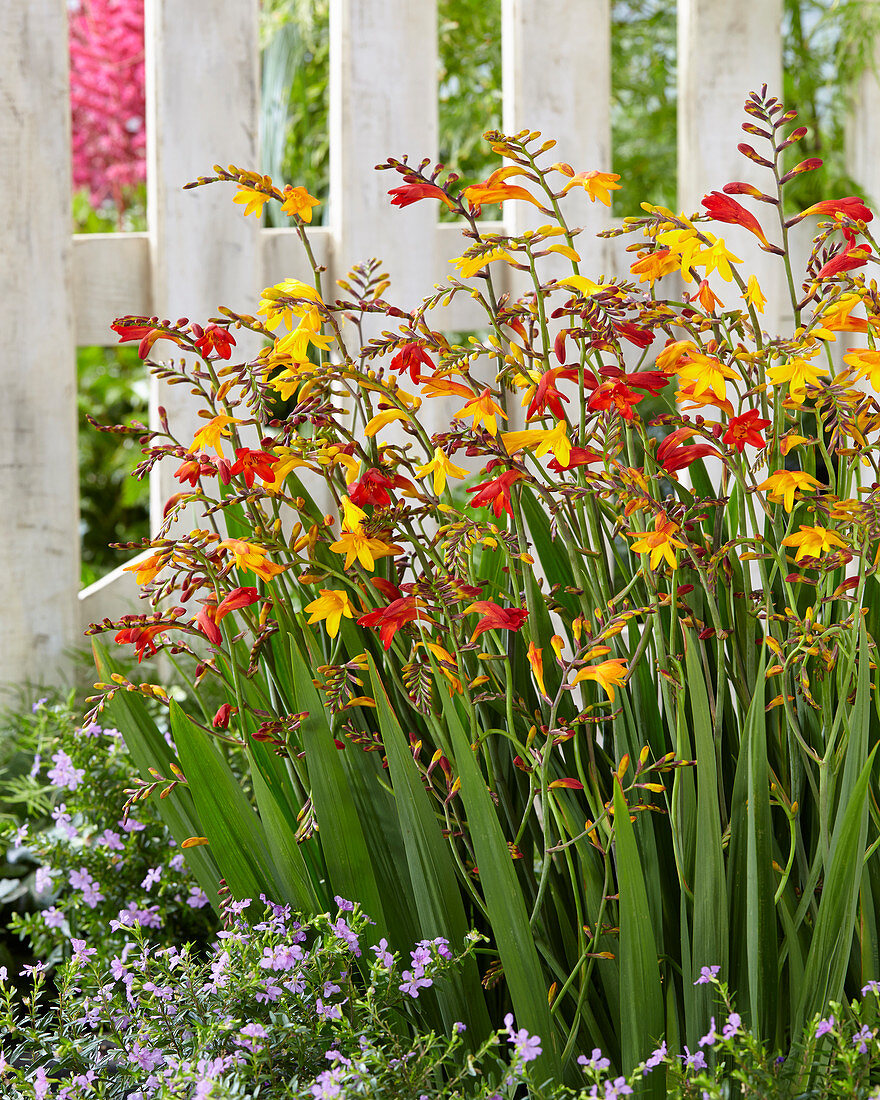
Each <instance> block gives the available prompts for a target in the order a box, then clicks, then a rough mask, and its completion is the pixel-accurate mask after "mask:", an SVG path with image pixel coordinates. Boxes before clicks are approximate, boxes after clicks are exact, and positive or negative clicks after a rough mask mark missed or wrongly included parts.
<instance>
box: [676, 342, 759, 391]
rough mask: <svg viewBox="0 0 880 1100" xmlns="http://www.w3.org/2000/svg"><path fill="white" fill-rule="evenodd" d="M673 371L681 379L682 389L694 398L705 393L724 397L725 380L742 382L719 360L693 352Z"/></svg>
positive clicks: (734, 372)
mask: <svg viewBox="0 0 880 1100" xmlns="http://www.w3.org/2000/svg"><path fill="white" fill-rule="evenodd" d="M673 369H674V370H675V373H676V374H677V375H678V377H679V378H680V379H681V382H682V388H683V389H686V390H689V391H690V393H691V395H692V397H694V398H697V397H702V395H703V394H705V393H712V394H714V395H715V396H716V397H724V395H725V391H726V389H727V381H726V380H729V381H731V382H740V381H742V379H741V377H740V375H738V374H737V373H736V371H734V370H731V369H730V367H725V366H724V364H723V363H722V362H721V361H720V360H719V359H715V358H713V356H711V355H703V354H702V353H700V352H693V353H692V354H691V355H689V356H688V357H687V358H686V359H684V360H681V361H679V363H678V364H677V365H676V366H675V367H674V368H673Z"/></svg>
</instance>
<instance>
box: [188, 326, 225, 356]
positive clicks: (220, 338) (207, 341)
mask: <svg viewBox="0 0 880 1100" xmlns="http://www.w3.org/2000/svg"><path fill="white" fill-rule="evenodd" d="M196 327H197V326H195V325H193V332H194V333H195V332H196ZM201 332H202V335H201V336H199V338H198V339H197V340H196V342H195V344H196V347H197V348H198V349H199V351H200V352H201V353H202V355H204V356H206V357H207V356H208V355H209V354H210V353H211V351H212V350H213V351H216V352H217V358H218V359H231V358H232V349H233V348H234V347H235V337H234V336H233V335H232V333H231V332H230V331H229V329H227V328H223V326H222V325H205V327H204V329H202V330H201ZM196 335H198V333H196Z"/></svg>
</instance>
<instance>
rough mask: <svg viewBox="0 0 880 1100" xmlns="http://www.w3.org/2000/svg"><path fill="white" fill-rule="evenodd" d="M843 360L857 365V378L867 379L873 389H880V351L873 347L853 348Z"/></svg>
mask: <svg viewBox="0 0 880 1100" xmlns="http://www.w3.org/2000/svg"><path fill="white" fill-rule="evenodd" d="M843 361H844V363H848V364H849V365H850V366H851V367H855V369H856V378H865V379H867V381H868V383H869V384H870V386H871V389H873V390H876V389H880V351H874V350H873V349H871V348H853V349H852V351H850V352H849V354H848V355H844V357H843ZM825 373H826V374H827V373H828V372H827V371H826V372H825Z"/></svg>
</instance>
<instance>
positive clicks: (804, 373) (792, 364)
mask: <svg viewBox="0 0 880 1100" xmlns="http://www.w3.org/2000/svg"><path fill="white" fill-rule="evenodd" d="M827 373H828V371H827V370H826V369H825V368H824V367H818V366H815V365H814V364H813V363H811V362H810V360H809V359H804V358H802V357H801V356H797V355H796V356H795V357H794V358H793V359H789V360H788V362H787V363H783V364H782V365H781V366H778V367H771V368H770V369H769V370H768V371H767V381H768V382H770V383H771V384H772V385H774V386H781V385H783V383H785V382H788V394H789V397H790V398H791V399H792V401H794V402H796V403H797V404H798V405H802V404H803V402H804V398H805V397H806V396H807V385H808V384H811V385H812V384H814V383H815V382H816V381H817V380H818V378H819V375H821V374H827Z"/></svg>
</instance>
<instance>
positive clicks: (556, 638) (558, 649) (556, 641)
mask: <svg viewBox="0 0 880 1100" xmlns="http://www.w3.org/2000/svg"><path fill="white" fill-rule="evenodd" d="M550 645H551V646H552V647H553V652H554V653H555V654H556V659H557V660H559V661H561V660H562V649H563V646H564V645H565V639H564V638H563V637H562V636H561V635H560V634H554V635H553V637H552V638H551V639H550Z"/></svg>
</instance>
